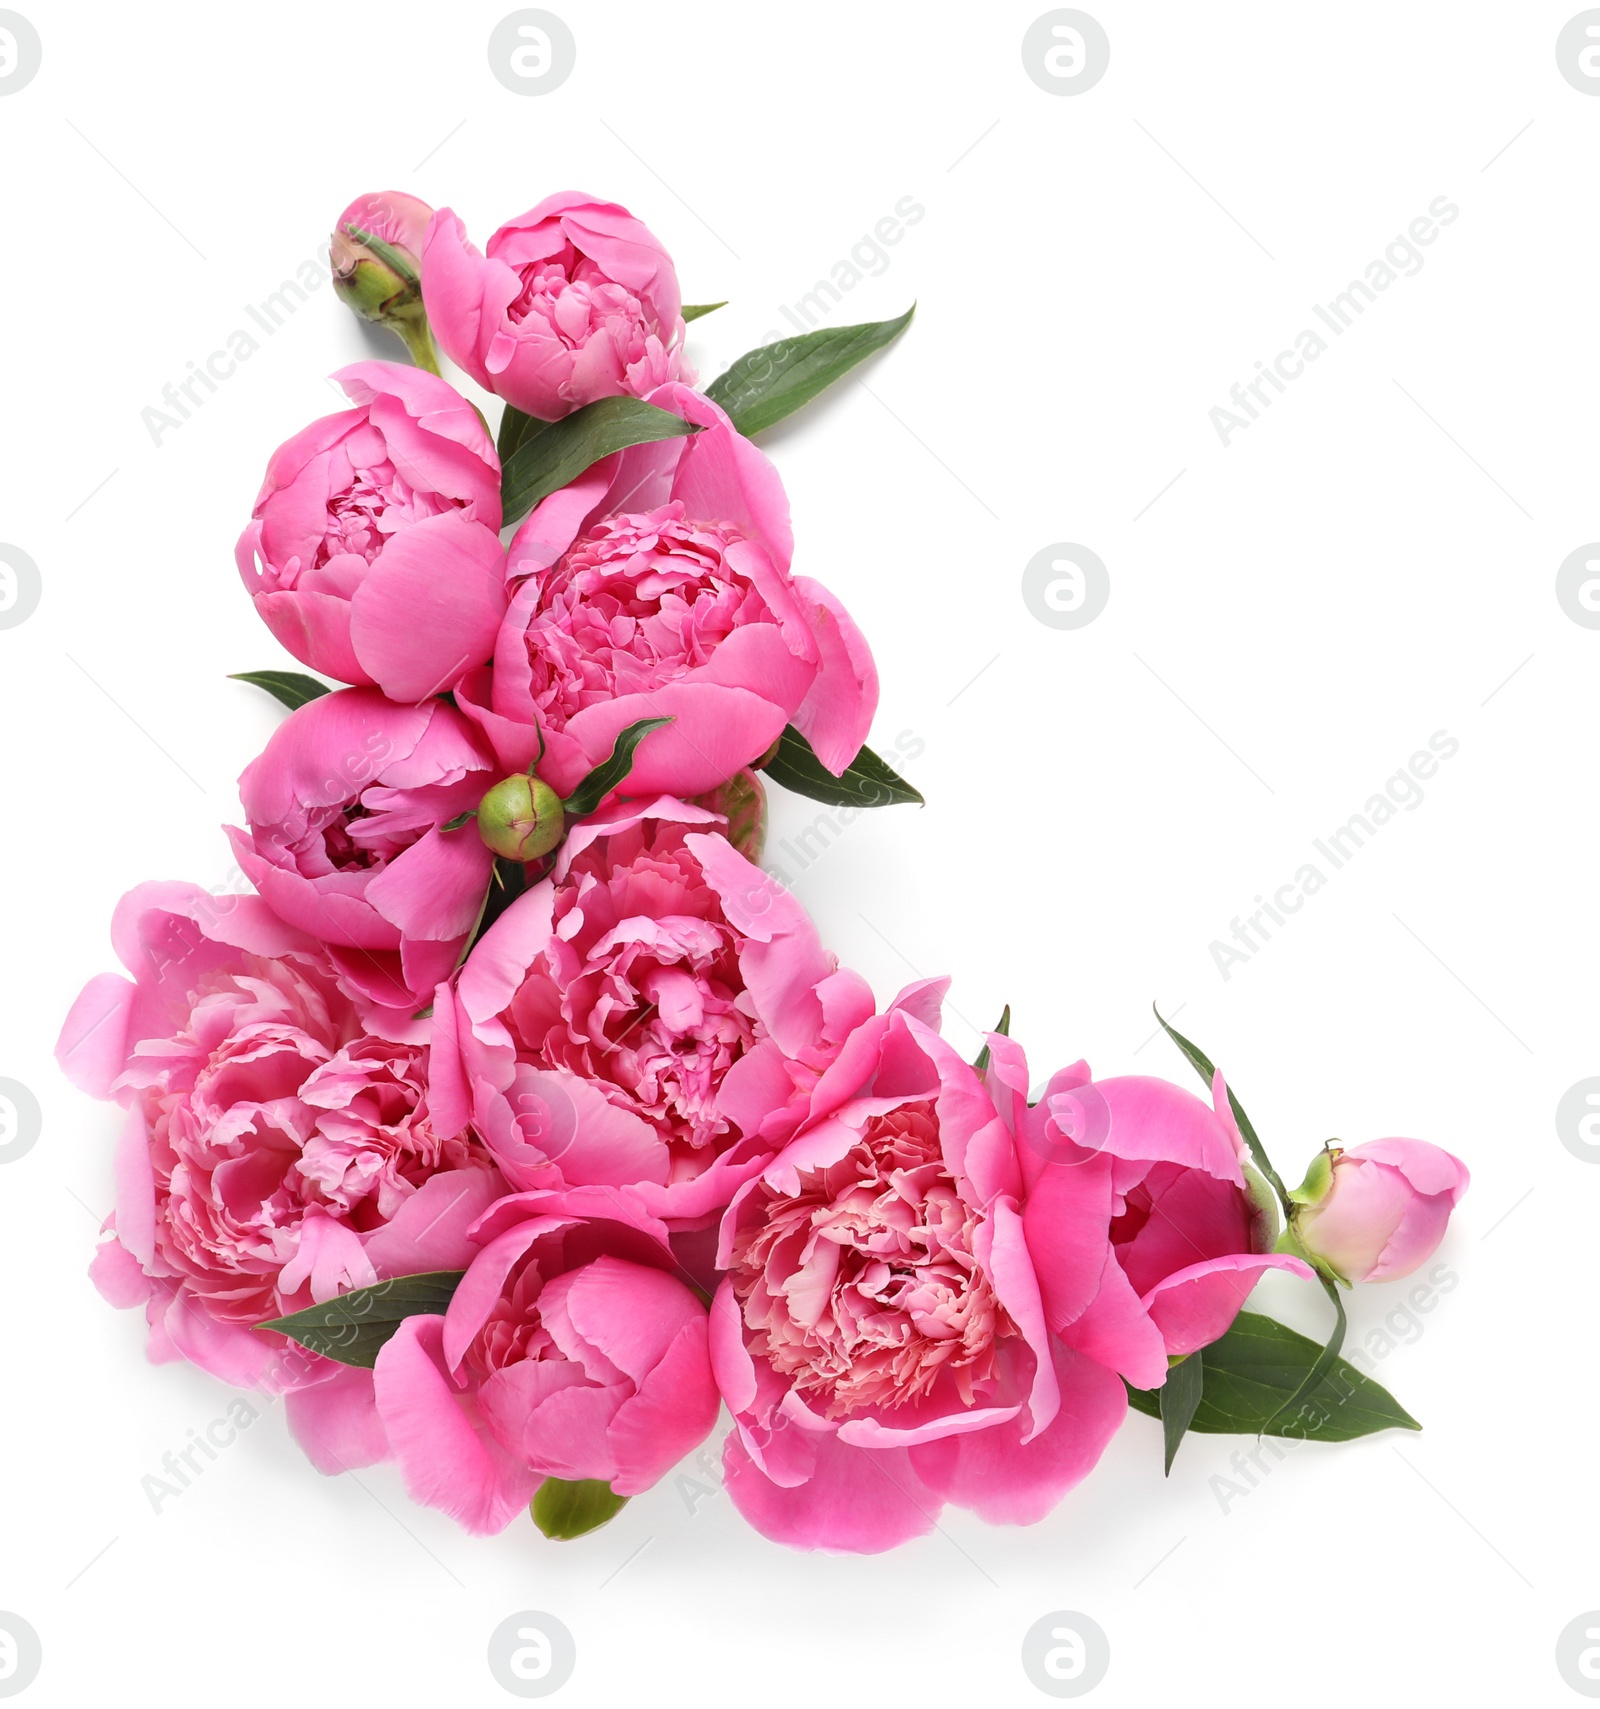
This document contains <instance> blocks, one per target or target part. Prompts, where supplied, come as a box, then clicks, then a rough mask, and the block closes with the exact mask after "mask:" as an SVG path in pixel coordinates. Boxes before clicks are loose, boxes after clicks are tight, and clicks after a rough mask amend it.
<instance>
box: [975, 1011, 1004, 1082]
mask: <svg viewBox="0 0 1600 1709" xmlns="http://www.w3.org/2000/svg"><path fill="white" fill-rule="evenodd" d="M994 1030H995V1031H996V1032H997V1033H999V1035H1000V1036H1001V1038H1010V1037H1011V1005H1010V1004H1009V1003H1007V1004H1006V1006H1005V1007H1004V1008H1003V1009H1002V1010H1001V1011H1000V1019H999V1020H998V1021H996V1022H995V1024H994ZM972 1066H973V1067H974V1068H976V1069H977V1071H978V1072H979V1073H980V1074H981V1073H982V1072H983V1071H984V1069H986V1068H987V1067H988V1066H989V1046H988V1045H987V1044H985V1045H984V1047H983V1049H982V1050H980V1051H979V1052H978V1058H977V1060H976V1061H975V1062H974V1063H973V1065H972Z"/></svg>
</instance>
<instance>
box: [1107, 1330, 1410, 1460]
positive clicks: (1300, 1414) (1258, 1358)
mask: <svg viewBox="0 0 1600 1709" xmlns="http://www.w3.org/2000/svg"><path fill="white" fill-rule="evenodd" d="M1325 1352H1326V1349H1324V1348H1320V1347H1318V1346H1317V1344H1316V1342H1315V1341H1311V1340H1309V1339H1308V1338H1307V1337H1306V1336H1304V1335H1297V1334H1296V1333H1295V1331H1294V1330H1292V1329H1289V1328H1287V1327H1286V1326H1285V1325H1283V1324H1281V1323H1278V1322H1276V1321H1275V1320H1274V1319H1272V1318H1270V1317H1263V1316H1261V1314H1260V1313H1259V1312H1253V1311H1242V1312H1240V1313H1239V1315H1238V1317H1236V1318H1235V1319H1234V1322H1233V1327H1232V1328H1231V1329H1230V1330H1229V1331H1228V1333H1227V1334H1226V1335H1224V1336H1223V1337H1222V1339H1221V1340H1220V1341H1213V1342H1212V1343H1211V1345H1210V1346H1209V1347H1207V1348H1206V1349H1205V1375H1204V1383H1203V1386H1202V1390H1201V1395H1200V1404H1199V1405H1198V1406H1197V1407H1196V1408H1195V1410H1194V1416H1193V1417H1192V1418H1191V1419H1190V1421H1189V1428H1190V1429H1191V1430H1198V1431H1200V1432H1202V1433H1203V1434H1205V1435H1227V1434H1234V1435H1240V1436H1260V1435H1267V1436H1292V1437H1296V1438H1300V1439H1303V1440H1305V1441H1308V1442H1349V1441H1353V1440H1354V1439H1355V1438H1356V1437H1357V1436H1370V1435H1371V1434H1372V1433H1373V1432H1374V1431H1376V1430H1389V1429H1400V1430H1420V1429H1421V1428H1422V1426H1421V1425H1420V1424H1418V1423H1417V1421H1416V1419H1414V1418H1413V1417H1412V1416H1411V1414H1410V1413H1409V1412H1407V1411H1406V1410H1405V1408H1404V1407H1403V1406H1401V1405H1400V1403H1399V1401H1397V1400H1396V1399H1395V1398H1394V1396H1393V1395H1392V1394H1390V1393H1389V1391H1388V1390H1387V1389H1385V1388H1383V1387H1382V1386H1381V1385H1380V1384H1378V1383H1375V1382H1374V1381H1373V1380H1372V1379H1371V1377H1365V1376H1363V1375H1362V1374H1361V1372H1360V1371H1358V1370H1357V1369H1356V1368H1355V1366H1354V1365H1352V1364H1350V1363H1349V1362H1348V1361H1347V1360H1345V1359H1341V1358H1339V1357H1338V1355H1337V1354H1335V1355H1334V1357H1333V1359H1332V1360H1331V1361H1330V1362H1329V1363H1328V1365H1327V1367H1326V1368H1325V1369H1324V1370H1323V1372H1322V1374H1321V1375H1320V1376H1319V1378H1318V1380H1317V1384H1316V1387H1315V1388H1314V1389H1312V1390H1310V1391H1309V1392H1308V1393H1306V1394H1305V1395H1304V1396H1303V1397H1302V1398H1301V1399H1300V1401H1299V1402H1298V1404H1297V1405H1296V1407H1295V1409H1294V1411H1293V1412H1288V1411H1286V1410H1285V1406H1286V1403H1287V1402H1289V1401H1291V1400H1292V1399H1293V1398H1294V1396H1295V1395H1296V1394H1297V1393H1298V1392H1299V1390H1300V1389H1301V1388H1302V1386H1303V1385H1304V1383H1305V1380H1306V1378H1307V1377H1308V1376H1310V1375H1311V1373H1312V1372H1313V1371H1314V1370H1315V1369H1316V1368H1317V1366H1318V1365H1319V1364H1320V1363H1321V1361H1322V1358H1323V1355H1324V1353H1325ZM1182 1368H1183V1367H1182V1366H1181V1365H1175V1366H1174V1367H1173V1370H1172V1373H1169V1375H1168V1377H1167V1381H1168V1382H1169V1383H1170V1382H1171V1381H1172V1375H1173V1374H1175V1373H1176V1372H1178V1371H1180V1370H1182ZM1128 1400H1129V1402H1130V1403H1131V1404H1132V1406H1133V1407H1134V1409H1135V1410H1136V1411H1138V1412H1143V1413H1145V1414H1147V1415H1148V1416H1149V1417H1151V1418H1160V1417H1161V1391H1160V1390H1159V1389H1134V1388H1130V1389H1129V1391H1128Z"/></svg>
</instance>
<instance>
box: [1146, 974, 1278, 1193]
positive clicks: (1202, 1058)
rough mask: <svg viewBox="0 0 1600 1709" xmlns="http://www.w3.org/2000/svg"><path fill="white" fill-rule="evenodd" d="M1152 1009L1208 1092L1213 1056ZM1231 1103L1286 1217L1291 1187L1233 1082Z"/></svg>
mask: <svg viewBox="0 0 1600 1709" xmlns="http://www.w3.org/2000/svg"><path fill="white" fill-rule="evenodd" d="M1150 1009H1151V1012H1152V1013H1153V1014H1154V1015H1155V1018H1156V1019H1157V1020H1158V1021H1161V1030H1162V1031H1163V1032H1164V1033H1165V1034H1166V1035H1167V1037H1168V1038H1170V1039H1171V1040H1172V1042H1173V1043H1174V1044H1175V1045H1177V1047H1178V1049H1179V1050H1181V1051H1182V1052H1183V1054H1184V1056H1185V1057H1186V1058H1187V1059H1188V1062H1189V1066H1190V1067H1191V1068H1192V1069H1194V1071H1195V1073H1196V1074H1198V1075H1199V1076H1200V1078H1201V1079H1202V1080H1204V1081H1205V1083H1206V1090H1207V1092H1209V1091H1210V1090H1211V1082H1212V1080H1213V1079H1214V1078H1215V1076H1216V1072H1217V1071H1216V1069H1215V1067H1213V1066H1212V1062H1211V1058H1210V1057H1209V1056H1207V1055H1206V1053H1205V1052H1204V1051H1203V1050H1201V1048H1200V1047H1199V1045H1197V1044H1191V1043H1190V1042H1189V1040H1188V1039H1186V1038H1185V1037H1184V1036H1183V1034H1182V1033H1180V1032H1179V1031H1177V1029H1176V1028H1174V1027H1169V1026H1168V1025H1167V1023H1166V1022H1165V1021H1164V1020H1162V1019H1161V1011H1160V1010H1159V1009H1158V1008H1156V1006H1155V1004H1154V1003H1152V1004H1151V1005H1150ZM1228 1105H1229V1108H1230V1109H1232V1111H1233V1119H1234V1120H1235V1121H1236V1122H1237V1123H1238V1124H1239V1132H1240V1133H1241V1134H1243V1135H1244V1142H1245V1144H1246V1145H1248V1146H1249V1147H1250V1156H1251V1158H1252V1159H1253V1160H1254V1162H1255V1166H1256V1168H1258V1169H1259V1170H1260V1171H1261V1173H1262V1174H1263V1175H1265V1176H1266V1178H1267V1179H1268V1180H1269V1181H1270V1182H1271V1183H1272V1190H1273V1192H1275V1193H1276V1194H1277V1195H1278V1202H1279V1203H1280V1204H1281V1205H1282V1206H1283V1214H1284V1216H1285V1217H1286V1218H1287V1216H1288V1215H1289V1189H1288V1188H1287V1187H1285V1186H1284V1184H1283V1181H1282V1180H1281V1178H1280V1177H1279V1175H1278V1171H1277V1170H1276V1169H1274V1168H1273V1167H1272V1160H1271V1158H1269V1157H1268V1156H1267V1148H1266V1147H1265V1146H1264V1145H1263V1144H1262V1143H1261V1141H1260V1139H1259V1138H1257V1136H1256V1130H1255V1128H1254V1127H1253V1126H1252V1125H1251V1122H1250V1118H1249V1116H1247V1115H1246V1114H1245V1113H1244V1105H1243V1104H1241V1103H1240V1102H1239V1100H1238V1099H1237V1098H1236V1097H1235V1096H1234V1095H1233V1088H1232V1087H1231V1086H1230V1087H1229V1088H1228Z"/></svg>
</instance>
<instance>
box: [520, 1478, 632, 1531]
mask: <svg viewBox="0 0 1600 1709" xmlns="http://www.w3.org/2000/svg"><path fill="white" fill-rule="evenodd" d="M627 1505H628V1498H627V1496H625V1495H613V1494H612V1493H611V1485H610V1484H608V1483H605V1482H603V1481H602V1480H601V1479H599V1478H579V1479H577V1480H576V1481H574V1482H571V1483H569V1482H568V1481H567V1480H566V1479H565V1478H546V1479H545V1480H544V1482H543V1483H542V1484H540V1485H539V1487H538V1489H537V1490H535V1491H534V1495H533V1500H532V1501H531V1502H530V1503H529V1505H528V1511H529V1513H531V1514H532V1515H533V1522H534V1524H535V1525H537V1526H538V1527H539V1529H540V1530H541V1531H542V1532H544V1534H545V1536H547V1537H554V1538H556V1539H557V1540H558V1541H565V1540H566V1539H568V1538H571V1537H584V1536H587V1535H588V1534H589V1532H591V1531H598V1530H599V1529H600V1527H601V1526H602V1525H605V1524H608V1523H609V1522H610V1521H611V1520H613V1519H615V1518H616V1516H617V1515H618V1514H619V1513H620V1512H621V1511H622V1510H623V1508H624V1507H626V1506H627Z"/></svg>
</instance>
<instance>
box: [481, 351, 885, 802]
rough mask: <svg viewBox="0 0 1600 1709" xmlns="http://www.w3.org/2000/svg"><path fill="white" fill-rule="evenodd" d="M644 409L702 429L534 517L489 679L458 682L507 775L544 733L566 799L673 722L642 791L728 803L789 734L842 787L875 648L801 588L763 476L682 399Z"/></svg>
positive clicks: (718, 423) (655, 748)
mask: <svg viewBox="0 0 1600 1709" xmlns="http://www.w3.org/2000/svg"><path fill="white" fill-rule="evenodd" d="M652 401H653V402H654V403H657V404H659V405H660V406H661V407H662V408H664V409H669V410H671V411H673V412H674V413H675V414H678V415H681V416H682V417H683V418H684V419H685V420H686V421H691V422H695V423H697V424H698V425H699V427H700V429H701V430H700V431H699V432H698V433H696V434H693V435H692V436H690V437H689V438H686V439H674V440H669V441H663V442H660V443H657V444H652V445H641V446H636V447H634V448H633V449H632V450H629V451H623V452H619V453H617V454H616V455H615V456H612V457H608V458H606V459H605V460H604V461H602V462H600V463H597V464H596V465H595V466H594V467H593V468H591V469H589V470H588V471H587V472H586V473H584V474H583V475H580V476H579V477H578V479H577V480H575V481H574V482H573V483H572V484H571V485H570V486H568V487H565V488H563V489H562V490H561V491H560V492H557V493H553V494H552V495H551V496H550V497H549V498H547V499H546V500H545V501H544V502H543V503H542V504H540V505H538V506H537V507H536V508H535V509H534V511H533V513H532V514H531V515H530V516H529V517H528V519H527V521H526V522H524V523H523V525H522V527H521V528H519V529H518V531H517V533H516V536H515V538H514V539H513V540H512V542H511V546H510V549H509V552H508V555H507V564H506V575H507V585H508V588H509V590H510V605H509V608H508V610H507V612H506V616H505V621H504V623H503V624H502V625H501V627H500V632H499V636H498V638H497V640H496V642H495V649H494V670H493V672H492V673H490V672H488V671H478V672H474V673H471V674H470V675H469V676H468V677H467V678H466V680H464V681H463V682H462V683H460V684H459V685H458V688H457V698H458V699H459V701H460V703H461V706H462V710H463V711H465V712H466V713H467V714H468V715H469V716H470V717H473V718H476V719H478V720H479V721H480V722H481V723H482V724H483V726H484V729H485V731H486V733H487V734H488V736H489V739H490V740H491V741H492V742H493V743H494V746H495V750H496V752H497V753H498V754H499V756H500V758H501V761H502V763H503V764H504V765H505V767H506V769H507V770H518V769H523V768H525V767H527V766H528V765H529V764H531V763H532V762H533V760H534V759H535V757H536V756H537V755H538V754H539V752H540V739H541V732H542V736H543V741H544V745H545V749H544V757H543V758H542V759H540V760H539V771H540V775H541V776H543V777H545V778H547V779H548V780H549V781H550V783H552V784H553V785H554V786H555V788H556V789H557V790H558V791H559V792H562V793H565V792H566V791H567V790H570V789H571V788H572V787H573V786H574V785H575V784H576V783H577V782H578V780H579V779H580V778H581V777H582V776H583V775H584V773H585V772H587V771H588V770H589V769H590V768H591V767H593V766H595V765H598V764H599V763H600V762H601V761H603V760H604V759H606V758H607V757H608V756H609V755H610V753H611V749H612V746H613V744H614V743H615V741H616V738H617V737H618V735H619V734H620V733H621V732H622V731H623V730H625V729H626V728H627V727H628V726H629V725H630V724H634V723H636V722H638V721H639V720H641V719H645V718H654V717H663V716H666V717H671V718H672V720H673V722H672V723H671V724H670V725H668V726H667V727H666V728H664V729H660V730H656V731H653V732H652V733H651V734H650V735H648V736H647V737H646V738H645V739H644V742H643V743H642V744H641V746H640V748H639V750H638V753H637V756H636V757H635V760H634V763H633V769H632V771H631V772H630V773H629V777H628V781H627V793H628V794H630V795H636V796H638V795H650V794H654V793H656V792H664V793H668V794H673V795H679V796H683V797H688V796H691V795H696V794H699V793H700V792H702V791H705V790H711V789H716V788H717V787H718V786H719V785H721V784H722V783H723V782H724V781H725V780H726V779H728V778H730V777H732V776H733V775H734V774H735V773H736V772H737V771H738V770H739V769H740V767H742V766H747V765H750V764H751V763H752V762H754V761H755V760H757V759H759V758H760V757H761V756H762V755H763V754H764V753H765V752H766V751H767V749H769V748H770V747H771V746H772V744H773V743H774V742H776V741H777V739H778V738H779V736H780V735H782V733H783V729H784V726H785V725H786V724H790V723H793V724H794V725H796V726H797V727H798V729H799V730H800V731H801V732H802V733H803V734H804V735H805V736H806V737H807V738H808V740H809V741H810V743H811V745H812V747H813V748H814V749H815V750H816V752H817V755H818V757H819V758H820V759H821V761H822V763H823V764H824V765H825V766H827V767H828V769H829V770H830V771H832V772H833V773H834V774H835V775H837V774H838V773H840V772H842V771H843V770H844V769H845V767H846V766H848V765H849V763H850V762H851V760H853V759H854V758H855V756H856V754H857V753H858V752H859V751H860V748H861V745H862V743H863V742H864V741H865V740H866V738H867V732H868V729H869V727H870V726H871V723H872V715H873V712H874V711H875V710H876V708H877V700H878V677H877V671H876V669H875V667H874V665H873V662H872V654H871V651H870V650H869V648H868V646H867V643H866V641H865V639H864V638H863V637H862V635H861V632H860V631H859V630H858V629H857V628H856V626H855V624H854V623H853V622H851V620H850V618H849V616H848V614H847V613H846V612H845V610H844V608H843V607H842V606H841V605H840V604H839V602H838V601H837V600H836V599H834V597H833V596H832V594H830V593H828V592H827V591H826V589H824V588H823V587H822V586H821V585H820V584H818V583H817V582H814V581H811V580H809V579H807V578H806V577H804V576H792V575H791V574H790V571H789V563H790V558H791V556H792V553H793V539H792V536H791V533H790V528H789V505H788V500H787V499H786V497H785V496H784V491H783V487H782V484H781V483H780V481H779V479H778V475H777V471H776V470H775V469H774V468H773V467H772V465H771V463H769V462H768V461H767V459H766V458H765V457H764V456H763V455H762V453H761V452H760V451H758V450H757V449H756V448H755V446H754V445H752V444H751V443H750V442H749V441H748V440H746V439H744V438H742V437H741V436H740V435H739V434H738V433H737V432H735V431H734V428H733V426H732V424H731V423H730V422H729V420H728V418H727V416H726V415H724V414H723V412H722V411H721V410H720V409H719V408H718V407H717V406H716V405H715V404H714V403H712V402H711V401H710V400H709V399H707V398H704V397H701V396H700V395H699V394H698V393H695V392H692V391H690V390H689V389H688V387H686V386H676V385H675V386H667V387H664V388H663V389H662V390H661V391H660V392H658V393H656V394H654V396H653V398H652Z"/></svg>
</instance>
